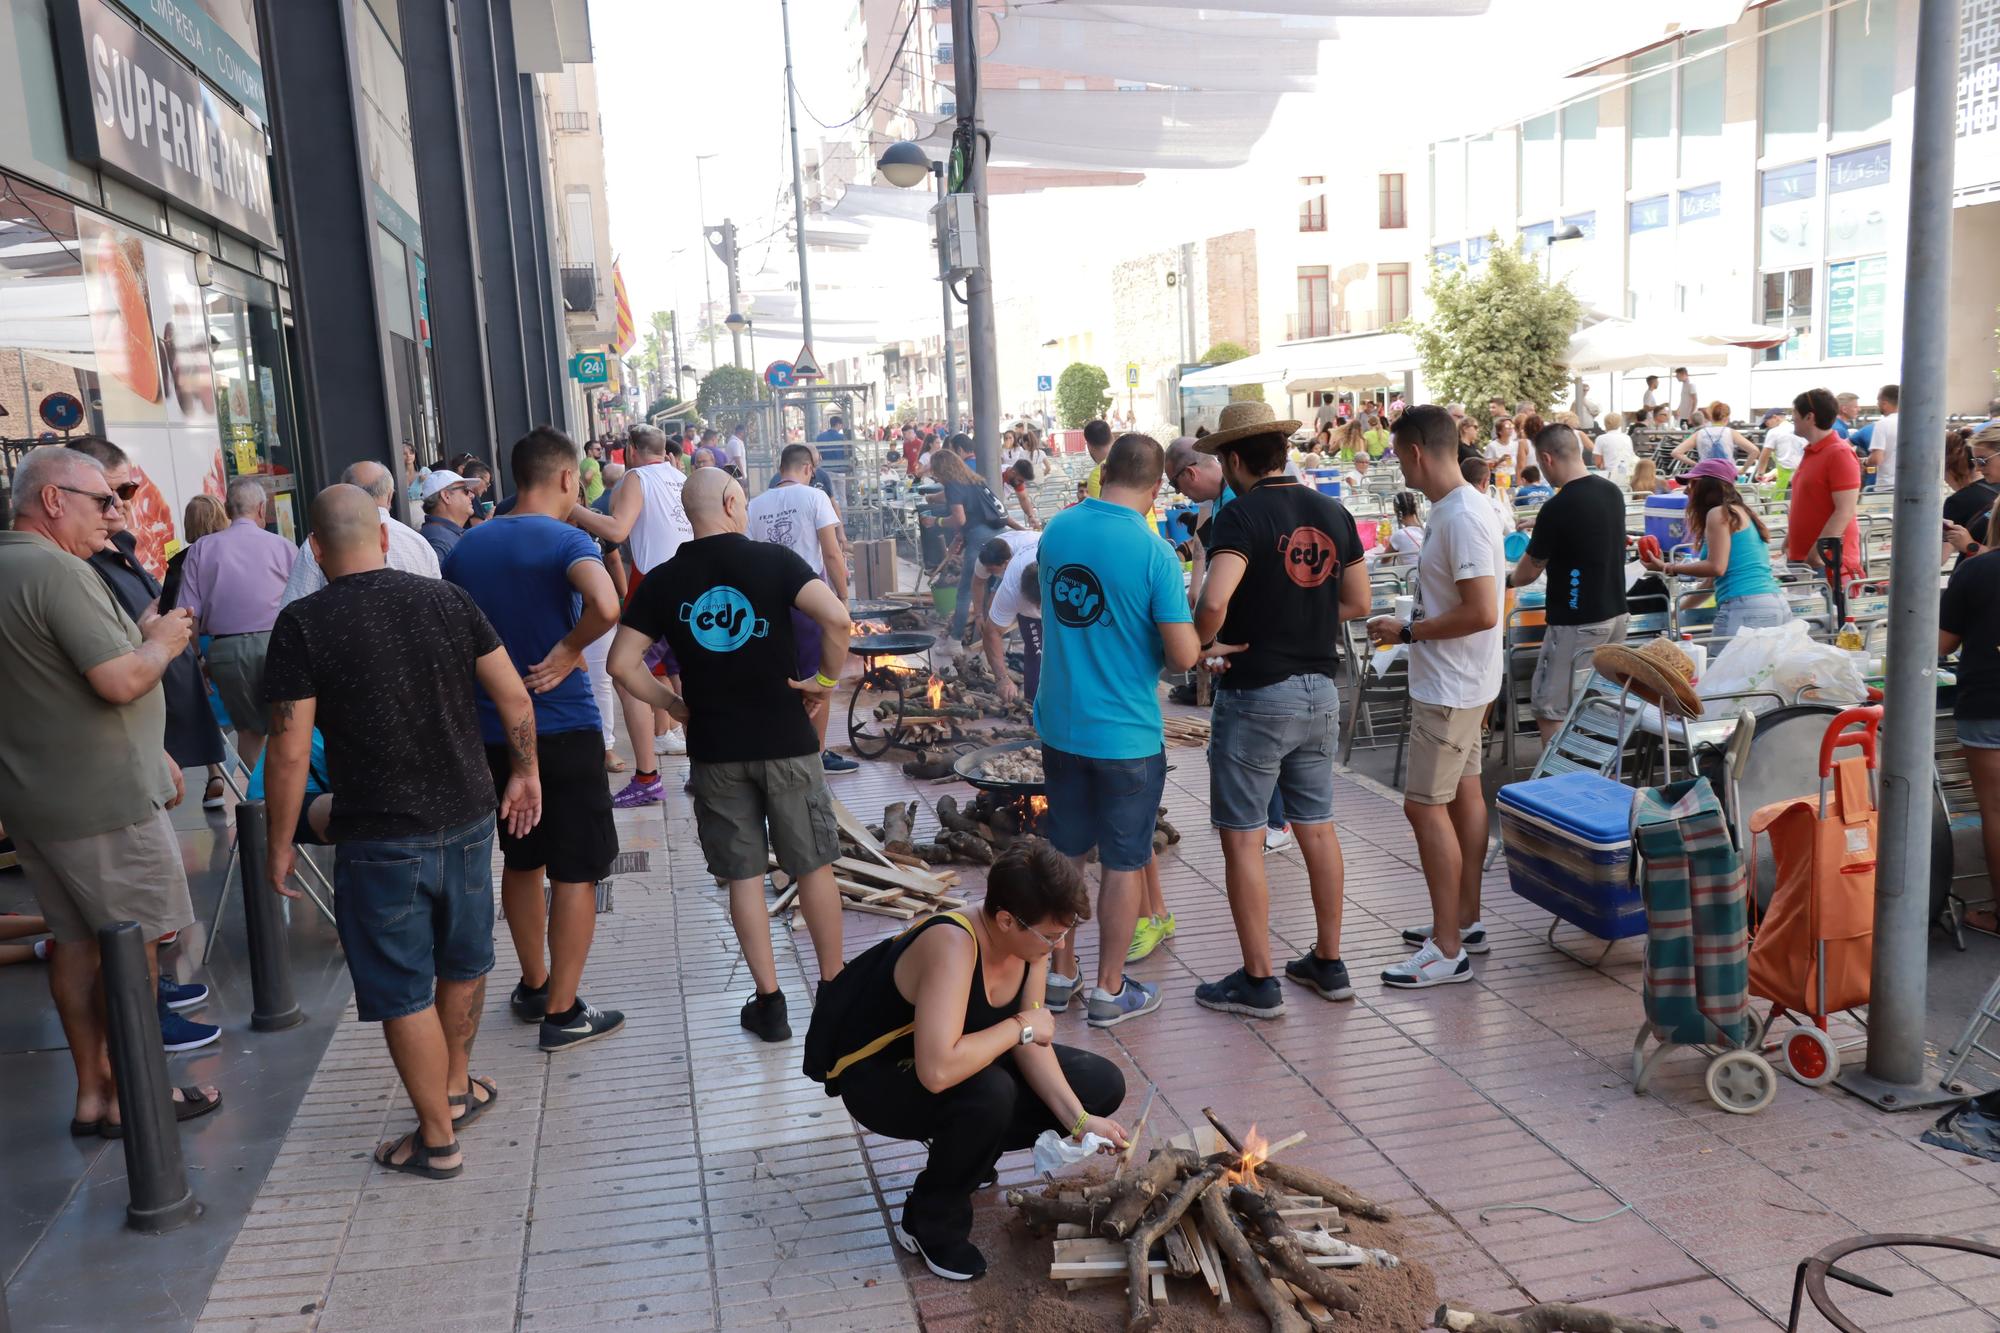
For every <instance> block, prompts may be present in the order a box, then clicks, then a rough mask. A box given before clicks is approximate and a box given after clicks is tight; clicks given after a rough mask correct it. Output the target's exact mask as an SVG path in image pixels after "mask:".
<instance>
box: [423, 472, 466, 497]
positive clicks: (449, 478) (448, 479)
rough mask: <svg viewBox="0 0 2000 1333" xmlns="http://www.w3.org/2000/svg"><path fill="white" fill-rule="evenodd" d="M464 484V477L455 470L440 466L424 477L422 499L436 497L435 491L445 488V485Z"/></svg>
mask: <svg viewBox="0 0 2000 1333" xmlns="http://www.w3.org/2000/svg"><path fill="white" fill-rule="evenodd" d="M464 484H465V478H464V477H461V476H459V475H458V474H457V473H456V472H453V471H452V470H451V469H450V468H442V467H441V468H438V469H437V470H436V471H434V472H432V473H431V474H430V475H429V476H427V477H425V478H424V499H426V500H433V499H436V498H437V493H438V492H439V491H441V490H443V489H445V487H447V486H463V485H464Z"/></svg>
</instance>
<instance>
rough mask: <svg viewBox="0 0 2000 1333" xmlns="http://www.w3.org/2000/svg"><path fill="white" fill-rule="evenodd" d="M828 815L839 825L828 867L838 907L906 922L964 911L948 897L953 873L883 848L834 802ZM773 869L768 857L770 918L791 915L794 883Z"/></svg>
mask: <svg viewBox="0 0 2000 1333" xmlns="http://www.w3.org/2000/svg"><path fill="white" fill-rule="evenodd" d="M894 808H896V807H893V806H892V807H891V809H894ZM833 813H834V818H835V820H836V821H837V822H838V823H839V825H840V850H841V855H840V856H839V857H838V858H836V859H835V861H834V863H833V882H834V885H835V887H836V888H838V889H839V890H840V905H841V906H842V907H846V908H849V909H851V910H853V911H856V912H866V913H868V914H869V915H871V916H888V917H895V918H897V919H898V920H901V921H908V920H910V919H912V918H913V917H918V916H923V915H926V914H928V913H931V912H954V911H957V910H958V909H959V908H961V907H964V906H965V899H963V898H960V897H957V896H955V895H954V893H953V892H952V891H953V890H955V889H956V888H957V887H958V874H957V872H956V871H950V870H947V871H944V872H942V873H940V872H938V871H934V870H932V869H931V868H930V866H929V864H928V863H927V862H925V861H924V860H922V859H921V858H919V857H917V856H914V855H912V854H910V853H909V852H908V851H907V850H897V849H892V848H890V847H886V846H884V845H883V843H882V840H881V838H880V836H879V835H878V834H877V832H876V830H874V829H871V828H866V827H864V826H863V825H862V824H861V821H860V820H858V819H856V818H855V817H854V815H853V812H851V811H850V810H848V808H847V806H846V805H845V804H843V803H842V802H841V801H839V800H838V799H836V800H835V801H834V803H833ZM777 867H778V863H777V858H776V857H773V858H772V859H771V882H772V883H773V885H775V886H776V888H777V889H778V896H777V898H776V900H774V901H773V902H772V904H771V915H772V916H777V915H778V914H779V913H781V912H786V911H789V910H791V909H792V908H793V907H794V906H795V905H796V904H797V902H798V892H799V886H798V884H797V883H796V882H794V881H793V880H791V879H790V878H789V877H788V876H787V875H785V873H784V872H783V871H782V870H779V869H778V868H777Z"/></svg>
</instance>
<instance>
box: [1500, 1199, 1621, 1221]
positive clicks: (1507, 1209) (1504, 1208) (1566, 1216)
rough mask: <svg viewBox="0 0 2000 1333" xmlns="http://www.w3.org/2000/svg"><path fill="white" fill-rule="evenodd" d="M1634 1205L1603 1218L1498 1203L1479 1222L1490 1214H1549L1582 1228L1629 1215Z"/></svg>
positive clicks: (1530, 1206)
mask: <svg viewBox="0 0 2000 1333" xmlns="http://www.w3.org/2000/svg"><path fill="white" fill-rule="evenodd" d="M1631 1211H1632V1205H1631V1204H1629V1203H1621V1204H1619V1205H1618V1206H1617V1207H1616V1208H1613V1209H1612V1210H1611V1211H1610V1212H1608V1213H1606V1214H1604V1216H1602V1217H1578V1216H1576V1215H1575V1214H1574V1213H1565V1212H1560V1211H1558V1210H1556V1209H1554V1208H1544V1207H1542V1205H1540V1204H1538V1203H1496V1204H1494V1205H1493V1206H1492V1207H1491V1208H1481V1209H1480V1210H1479V1220H1480V1221H1482V1222H1484V1221H1485V1220H1486V1215H1487V1214H1488V1213H1512V1212H1524V1213H1547V1214H1548V1215H1549V1216H1550V1217H1560V1218H1561V1219H1562V1220H1563V1221H1565V1222H1575V1223H1578V1224H1580V1225H1582V1226H1595V1225H1596V1224H1597V1223H1599V1222H1609V1221H1610V1220H1611V1219H1612V1218H1614V1217H1616V1216H1618V1214H1620V1213H1629V1212H1631Z"/></svg>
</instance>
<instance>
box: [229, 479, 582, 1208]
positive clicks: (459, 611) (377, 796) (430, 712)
mask: <svg viewBox="0 0 2000 1333" xmlns="http://www.w3.org/2000/svg"><path fill="white" fill-rule="evenodd" d="M312 528H313V531H312V548H313V554H314V556H315V557H316V558H317V560H318V562H319V566H320V568H321V569H323V570H324V571H325V572H326V575H327V577H328V578H329V579H330V580H331V582H329V583H328V584H327V586H326V587H324V588H322V589H320V590H319V591H318V592H316V593H313V594H312V595H311V596H308V597H302V598H300V599H299V600H297V601H295V602H293V603H292V604H291V605H289V606H287V607H286V608H285V609H284V610H283V611H281V612H279V614H278V620H277V623H276V624H275V625H274V626H272V629H271V647H270V653H269V656H268V657H267V658H266V659H265V664H264V700H265V702H266V703H267V704H269V705H270V709H271V730H270V738H271V739H270V751H269V758H268V759H267V760H266V767H265V776H264V786H265V797H266V801H267V804H268V806H269V809H270V816H269V817H270V859H269V864H268V867H267V869H268V872H269V874H270V878H271V886H272V887H273V888H274V889H276V890H277V891H278V892H279V893H282V894H284V895H285V896H287V897H291V898H296V897H297V896H298V894H297V893H296V892H295V891H293V890H292V889H290V888H288V887H286V880H287V879H288V878H289V877H290V875H291V873H292V866H293V863H294V860H295V852H294V849H293V846H292V840H293V835H294V833H295V832H296V829H297V821H298V815H299V810H300V808H301V807H302V806H303V805H304V803H305V787H306V770H307V766H308V764H309V763H310V761H311V755H312V733H313V728H315V727H317V728H319V731H320V734H321V736H322V737H324V738H325V741H326V766H327V772H328V775H329V776H330V777H331V778H332V780H333V787H334V797H333V818H332V822H331V823H330V824H329V826H328V835H329V837H331V838H332V840H333V843H334V861H333V883H334V908H335V913H334V914H335V916H336V918H337V923H336V924H337V925H338V927H339V931H340V945H341V949H342V951H343V952H345V953H346V955H347V970H348V972H349V973H350V974H352V976H353V978H354V1003H355V1008H356V1010H357V1012H358V1013H359V1015H360V1017H361V1021H362V1022H364V1023H380V1024H382V1035H383V1037H384V1038H385V1039H386V1040H387V1041H388V1043H389V1050H390V1052H391V1053H392V1054H393V1055H394V1057H395V1061H396V1068H397V1070H398V1071H400V1073H401V1074H402V1077H403V1086H404V1088H405V1089H406V1090H407V1091H408V1092H409V1094H410V1101H411V1103H412V1104H413V1105H414V1106H415V1107H416V1111H417V1128H416V1129H414V1130H412V1131H411V1132H410V1133H408V1134H405V1135H403V1136H402V1137H401V1138H398V1139H394V1140H391V1141H390V1142H388V1143H385V1144H383V1145H381V1147H379V1148H378V1149H377V1150H376V1153H375V1160H376V1162H377V1163H378V1164H379V1165H381V1166H385V1167H387V1168H388V1169H390V1170H392V1171H402V1172H406V1173H408V1174H411V1175H419V1176H424V1177H427V1178H429V1179H433V1180H443V1179H448V1178H450V1177H452V1176H456V1175H457V1174H459V1172H461V1171H463V1170H464V1169H465V1165H464V1161H463V1159H462V1157H461V1155H460V1153H459V1149H458V1135H457V1126H458V1125H459V1124H460V1123H462V1122H467V1121H470V1120H471V1119H473V1118H474V1117H475V1116H477V1115H478V1114H479V1113H480V1112H481V1111H483V1109H484V1108H485V1107H486V1106H487V1105H488V1104H490V1103H491V1102H492V1100H493V1098H494V1097H495V1096H496V1095H497V1093H498V1088H497V1086H496V1085H495V1084H494V1083H493V1081H492V1080H491V1079H474V1078H472V1077H471V1075H470V1073H469V1070H468V1062H469V1060H470V1057H471V1049H472V1037H473V1033H474V1032H475V1031H476V1030H477V1028H478V1026H479V1012H480V1007H481V1005H482V1004H483V1003H484V1001H485V996H486V974H487V973H488V972H489V971H491V970H492V968H493V872H492V862H493V835H494V799H493V774H492V771H491V770H490V769H489V768H488V767H487V764H486V753H485V750H484V748H483V747H482V746H481V744H480V739H479V714H478V711H477V708H476V705H475V704H474V702H473V698H474V696H473V688H472V685H473V681H474V679H475V678H476V679H477V680H478V682H479V684H480V686H481V687H482V688H483V689H484V690H485V691H486V693H487V695H488V697H490V698H491V699H492V700H493V704H494V707H495V708H496V709H497V710H498V712H499V715H500V720H501V723H502V726H503V728H504V730H505V734H506V737H507V742H508V747H509V752H508V759H509V763H510V766H511V769H512V773H511V776H510V777H509V778H508V781H507V783H506V786H505V788H504V789H503V790H502V792H501V796H500V801H499V810H500V819H501V820H502V821H504V822H505V823H506V824H507V826H508V828H509V829H510V830H511V831H512V833H513V834H514V836H516V837H521V836H525V835H526V834H527V832H528V830H530V829H532V828H533V827H534V826H535V824H536V823H537V822H538V821H539V820H540V818H541V812H542V790H541V781H540V778H539V777H538V770H537V768H536V756H535V711H534V705H533V703H532V702H530V700H529V698H528V689H527V687H526V686H525V685H523V684H522V683H521V677H520V674H519V673H518V672H516V671H515V669H514V664H513V662H512V661H511V660H510V659H509V658H508V656H507V650H506V648H505V647H504V646H503V645H502V644H501V642H500V636H499V635H497V634H495V633H494V632H493V627H492V626H491V625H490V624H488V623H487V621H486V617H485V616H483V615H481V614H480V612H479V608H478V607H477V606H475V605H473V602H472V598H471V597H470V596H468V595H467V594H466V592H465V590H464V589H462V588H459V587H456V586H454V585H452V584H450V583H446V582H444V581H443V580H441V579H434V578H424V577H422V576H420V575H416V574H406V573H403V572H402V571H400V570H394V569H385V568H384V567H383V563H384V560H385V558H386V556H387V553H388V550H389V529H388V527H387V526H385V525H384V524H383V523H382V520H381V515H380V513H379V512H378V510H377V509H376V504H375V499H374V497H373V496H371V495H369V494H368V492H366V491H364V490H362V489H361V488H360V487H358V486H347V485H341V486H329V487H328V488H327V489H326V490H324V491H321V492H320V494H319V496H318V497H317V498H316V499H315V500H314V501H313V507H312Z"/></svg>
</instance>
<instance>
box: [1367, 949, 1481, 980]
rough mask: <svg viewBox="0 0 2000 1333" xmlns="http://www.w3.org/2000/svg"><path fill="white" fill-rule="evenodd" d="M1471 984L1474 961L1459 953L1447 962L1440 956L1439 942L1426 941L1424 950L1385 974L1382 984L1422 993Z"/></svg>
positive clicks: (1418, 951)
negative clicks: (1449, 986) (1467, 982)
mask: <svg viewBox="0 0 2000 1333" xmlns="http://www.w3.org/2000/svg"><path fill="white" fill-rule="evenodd" d="M1470 980H1472V959H1471V957H1470V956H1469V955H1467V954H1466V952H1465V950H1463V949H1460V950H1459V951H1458V956H1457V957H1456V958H1447V957H1445V956H1444V954H1443V953H1441V952H1439V950H1438V947H1437V941H1436V940H1425V941H1424V947H1423V948H1421V949H1419V950H1417V951H1416V952H1415V953H1413V954H1411V955H1410V956H1409V957H1408V958H1406V959H1404V960H1403V961H1402V962H1400V963H1396V964H1394V965H1392V966H1390V967H1388V968H1385V969H1383V972H1382V984H1383V985H1384V986H1394V987H1396V988H1397V989H1398V990H1422V989H1423V988H1424V987H1426V986H1443V985H1447V984H1449V983H1451V982H1454V981H1470Z"/></svg>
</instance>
